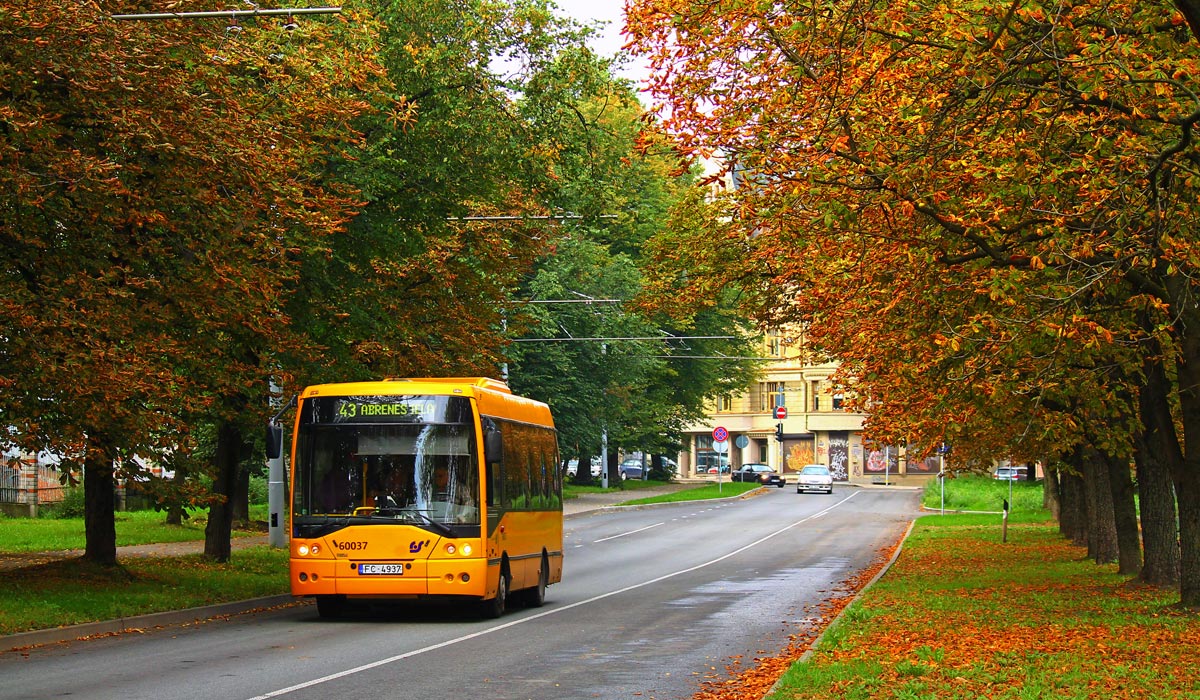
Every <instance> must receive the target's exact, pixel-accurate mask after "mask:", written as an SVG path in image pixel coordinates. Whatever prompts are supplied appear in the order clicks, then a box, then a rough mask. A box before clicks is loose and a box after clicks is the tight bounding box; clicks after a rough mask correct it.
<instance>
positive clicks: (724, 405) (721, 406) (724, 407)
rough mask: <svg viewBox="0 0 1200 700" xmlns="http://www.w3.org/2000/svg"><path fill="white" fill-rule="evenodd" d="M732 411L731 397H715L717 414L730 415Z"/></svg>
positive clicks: (726, 395)
mask: <svg viewBox="0 0 1200 700" xmlns="http://www.w3.org/2000/svg"><path fill="white" fill-rule="evenodd" d="M731 411H733V397H732V396H730V395H729V394H725V395H724V396H718V397H717V413H730V412H731Z"/></svg>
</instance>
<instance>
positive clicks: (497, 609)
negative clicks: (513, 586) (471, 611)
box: [483, 569, 508, 620]
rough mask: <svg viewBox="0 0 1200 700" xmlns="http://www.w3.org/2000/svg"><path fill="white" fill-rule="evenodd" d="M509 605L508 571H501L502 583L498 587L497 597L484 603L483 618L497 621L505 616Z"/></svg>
mask: <svg viewBox="0 0 1200 700" xmlns="http://www.w3.org/2000/svg"><path fill="white" fill-rule="evenodd" d="M507 603H508V570H507V569H501V570H500V581H499V583H498V584H497V586H496V597H495V598H492V599H491V600H485V601H483V616H484V617H486V618H489V619H492V620H494V619H496V618H498V617H500V616H501V615H503V614H504V609H505V607H506V605H507Z"/></svg>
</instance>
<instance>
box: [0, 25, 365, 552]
mask: <svg viewBox="0 0 1200 700" xmlns="http://www.w3.org/2000/svg"><path fill="white" fill-rule="evenodd" d="M121 9H128V8H121V7H118V6H116V5H115V4H107V5H103V6H102V5H100V4H95V3H84V4H75V5H72V6H70V7H59V6H57V5H54V4H53V3H51V4H36V3H19V4H17V5H15V6H10V7H9V8H6V11H4V12H0V34H3V35H4V37H5V40H4V42H2V43H3V48H0V71H3V73H4V78H3V80H0V85H3V88H0V158H2V159H3V161H4V162H3V167H0V173H2V174H0V178H3V179H4V181H5V187H4V188H3V190H4V192H5V193H6V194H5V198H4V200H3V201H2V202H0V217H3V219H4V221H3V226H0V231H2V232H0V236H3V237H4V242H5V245H4V250H5V259H4V260H5V264H4V274H3V278H2V279H3V281H2V284H3V285H4V291H3V294H2V297H3V300H4V301H3V302H2V303H0V309H2V311H0V319H2V320H0V335H2V336H3V337H4V338H5V345H4V349H3V351H2V354H0V358H2V359H0V363H2V364H0V383H3V385H4V387H5V391H4V392H3V396H4V398H3V404H2V405H0V413H2V414H3V415H4V418H5V421H6V423H7V424H9V425H11V426H13V428H14V429H15V433H14V434H13V436H12V439H14V440H19V441H21V442H23V443H24V444H25V445H27V446H29V447H34V448H49V449H54V450H57V451H59V452H62V453H64V454H67V455H70V456H72V457H73V458H75V459H78V460H81V461H82V462H83V464H84V484H85V486H84V487H85V492H86V501H87V506H86V513H87V514H86V518H85V519H86V530H87V551H86V557H87V558H89V559H91V560H93V561H95V562H98V563H101V564H114V563H116V541H115V530H114V527H113V486H114V465H116V466H117V467H118V469H125V468H128V469H133V467H129V465H131V464H132V462H131V457H132V456H133V455H135V454H138V455H142V456H144V457H150V458H154V457H155V455H159V454H167V453H170V452H175V451H180V450H187V449H189V447H190V445H191V441H190V439H189V436H188V432H189V425H190V424H191V422H192V421H194V420H196V419H197V418H198V417H199V416H201V415H204V414H206V413H209V412H212V414H213V415H216V416H217V417H218V418H219V420H226V421H228V420H230V419H232V417H233V416H234V414H235V413H237V412H239V411H241V412H245V413H254V412H258V413H259V414H260V415H261V414H262V413H264V412H265V410H266V405H265V401H264V402H262V403H261V404H257V405H255V404H254V403H252V402H250V401H243V400H242V398H243V397H246V396H248V395H251V393H252V392H254V391H255V390H256V387H259V386H261V387H263V389H261V391H262V393H263V394H265V381H263V379H264V378H265V372H264V369H263V365H264V364H265V363H263V361H262V358H261V357H257V356H255V355H254V354H253V353H252V352H249V351H247V348H255V347H262V346H273V345H278V344H284V343H285V342H287V341H285V340H284V339H285V338H289V337H290V336H289V335H288V331H287V324H286V322H285V321H286V319H285V318H284V317H283V316H282V314H281V310H282V306H283V302H284V296H283V295H284V292H285V291H286V290H287V288H288V287H287V284H286V281H287V280H288V279H290V278H292V277H294V275H295V264H294V260H295V257H296V256H295V255H294V253H295V252H297V251H303V250H305V249H308V248H311V247H313V246H319V245H321V243H320V242H321V241H322V240H323V239H326V238H327V237H328V236H330V235H331V234H332V233H334V232H335V231H337V230H338V229H339V228H340V227H342V226H344V224H345V221H346V220H347V219H348V217H349V216H350V214H351V213H352V209H351V205H352V203H353V199H352V198H351V197H350V196H349V194H350V193H349V192H348V191H346V190H344V189H340V190H339V189H336V188H326V187H322V186H320V185H319V184H317V183H318V182H319V181H318V180H317V179H315V178H314V177H313V175H314V173H315V172H316V170H317V169H319V168H320V167H321V166H322V165H323V164H324V162H325V159H326V154H327V152H328V150H329V149H336V148H337V147H338V144H339V143H342V142H344V141H345V140H346V139H348V138H351V137H352V136H353V134H352V132H350V131H349V130H348V129H347V128H346V127H347V125H348V123H349V122H350V121H351V120H352V118H353V117H354V116H355V115H357V114H358V113H360V112H361V111H362V110H363V109H364V108H365V103H364V102H363V101H361V100H347V99H345V97H346V95H345V90H346V89H347V88H349V87H351V86H355V85H359V84H364V83H366V82H369V80H370V77H371V75H372V71H373V69H372V66H373V62H372V61H371V60H370V57H369V56H367V57H366V58H364V56H362V55H356V54H355V53H354V51H353V47H352V46H350V45H347V44H346V42H345V41H344V40H340V42H339V43H340V45H341V46H342V47H343V48H342V50H338V51H331V50H329V47H328V45H324V46H322V39H323V38H324V39H327V38H329V34H324V35H322V32H320V31H316V32H313V33H312V35H310V36H309V41H310V42H311V43H309V44H308V45H307V46H304V47H300V46H298V43H299V42H298V43H297V44H293V45H292V49H291V50H289V49H288V47H287V46H286V41H287V40H286V38H285V36H284V33H285V31H284V30H280V29H274V28H272V30H271V31H272V33H275V34H276V36H275V38H274V39H273V40H272V39H266V38H263V39H261V41H273V42H274V45H273V47H272V49H271V50H270V52H268V51H267V50H266V47H265V46H262V45H254V46H251V45H249V44H251V43H253V42H252V41H251V40H249V39H247V38H246V37H245V36H243V34H242V32H241V31H231V30H227V29H226V25H225V23H224V20H221V24H220V25H218V26H216V27H215V28H214V26H213V25H212V24H211V23H188V22H176V23H173V24H172V25H171V26H168V25H165V24H153V23H123V22H117V21H114V20H112V19H110V18H109V13H110V12H116V11H119V10H121ZM139 9H141V8H140V6H139ZM178 9H186V8H178ZM346 26H349V24H347V25H346ZM247 34H249V32H247ZM297 53H298V54H301V55H299V56H297V55H295V54H297ZM318 57H319V58H318ZM248 336H252V337H253V338H254V340H253V341H247V340H246V338H247V337H248ZM260 395H261V394H260ZM226 495H227V494H225V493H222V492H221V491H218V501H219V502H220V501H221V499H222V498H223V497H224V496H226ZM219 504H220V503H219ZM219 504H218V505H219ZM217 555H218V556H220V552H218V553H217ZM226 556H227V552H226Z"/></svg>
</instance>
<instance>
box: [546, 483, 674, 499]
mask: <svg viewBox="0 0 1200 700" xmlns="http://www.w3.org/2000/svg"><path fill="white" fill-rule="evenodd" d="M609 483H610V484H612V485H611V486H609V487H608V488H603V487H602V486H600V482H599V481H597V482H596V483H595V484H590V485H580V484H573V483H571V482H566V483H564V484H563V500H568V501H569V500H571V499H572V498H579V496H580V495H581V494H585V493H620V492H622V491H631V492H636V491H640V490H641V489H652V488H655V487H658V486H665V485H666V484H668V483H669V482H666V481H643V480H641V479H627V480H625V481H621V482H611V481H610V482H609Z"/></svg>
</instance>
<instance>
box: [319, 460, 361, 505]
mask: <svg viewBox="0 0 1200 700" xmlns="http://www.w3.org/2000/svg"><path fill="white" fill-rule="evenodd" d="M353 487H354V484H353V474H352V473H351V471H350V469H349V468H348V467H347V465H346V464H345V463H338V464H336V465H334V467H333V468H332V469H330V470H329V471H328V472H326V473H325V477H324V478H323V479H322V480H321V488H320V491H319V492H318V494H317V497H318V499H319V501H320V509H321V510H322V511H323V512H325V513H345V512H347V511H348V510H350V505H351V503H352V501H353V499H354V496H353V493H354V490H353Z"/></svg>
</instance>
